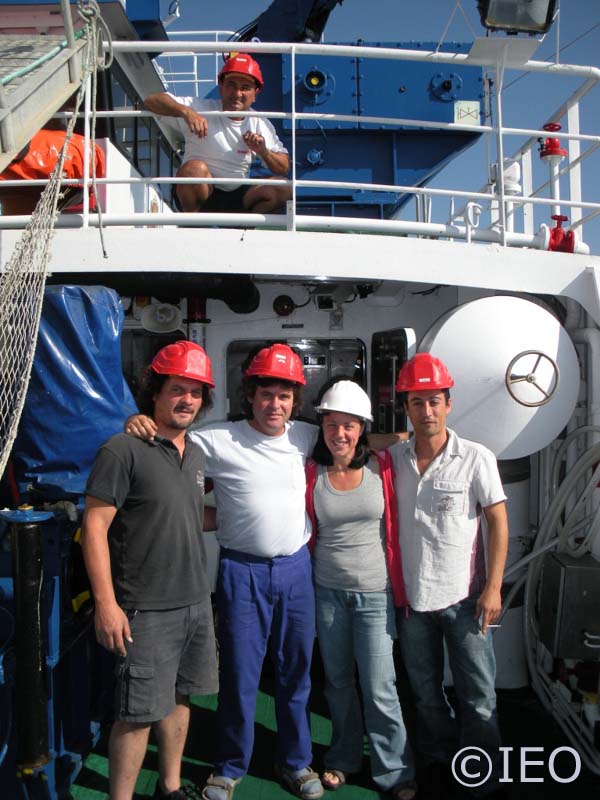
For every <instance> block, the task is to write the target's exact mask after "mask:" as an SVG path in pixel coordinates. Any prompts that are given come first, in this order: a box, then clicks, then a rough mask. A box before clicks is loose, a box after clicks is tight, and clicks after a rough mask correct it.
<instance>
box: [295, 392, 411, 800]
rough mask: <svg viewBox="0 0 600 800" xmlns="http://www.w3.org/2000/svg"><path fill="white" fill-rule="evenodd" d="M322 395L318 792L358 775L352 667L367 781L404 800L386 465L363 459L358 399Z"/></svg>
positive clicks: (392, 521)
mask: <svg viewBox="0 0 600 800" xmlns="http://www.w3.org/2000/svg"><path fill="white" fill-rule="evenodd" d="M324 390H325V391H323V390H322V391H321V399H320V402H319V403H318V405H317V407H316V410H317V412H318V414H319V416H320V432H319V438H318V440H317V444H316V445H315V449H314V451H313V454H312V460H311V461H309V463H308V464H307V468H306V482H307V495H306V502H307V512H308V514H309V516H310V517H311V521H312V524H313V539H312V542H311V545H312V550H313V572H314V577H315V591H316V601H317V635H318V638H319V647H320V650H321V657H322V660H323V666H324V670H325V679H326V686H325V694H326V697H327V702H328V704H329V709H330V713H331V720H332V728H333V730H332V739H331V746H330V748H329V750H328V751H327V753H326V755H325V759H324V764H325V771H324V772H323V774H322V777H321V782H322V784H323V785H324V786H325V788H327V789H329V790H335V789H339V788H340V787H341V786H343V785H344V783H345V782H346V776H347V775H349V774H352V773H356V772H360V769H361V764H362V752H363V744H362V737H363V716H362V713H361V706H360V700H359V695H358V691H357V687H356V684H355V677H354V676H355V664H357V665H358V676H359V681H360V688H361V694H362V699H363V707H364V721H365V727H366V733H367V737H368V739H369V753H370V759H371V775H372V778H373V781H374V782H375V783H376V784H377V786H378V787H379V789H381V790H383V791H386V792H390V794H391V796H392V797H393V798H394V800H412V798H414V797H415V796H416V794H417V785H416V783H415V782H414V775H415V766H414V760H413V755H412V751H411V748H410V745H409V743H408V739H407V735H406V729H405V726H404V721H403V718H402V709H401V708H400V703H399V701H398V693H397V691H396V672H395V666H394V659H393V655H392V648H393V640H394V638H395V611H394V607H395V606H403V605H406V604H407V601H406V594H405V591H404V582H403V579H402V564H401V560H400V549H399V539H398V526H397V512H396V500H395V496H394V490H393V473H392V464H391V458H390V457H389V455H388V453H387V451H382V452H380V453H374V452H372V451H371V450H370V449H369V445H368V441H367V431H366V428H367V423H369V422H372V420H373V417H372V415H371V402H370V400H369V397H368V395H367V394H366V392H365V391H364V390H363V389H362V388H361V387H360V386H359V385H358V384H357V383H355V382H354V381H352V380H347V379H339V378H338V379H337V380H336V381H335V382H333V383H331V382H330V383H329V384H326V386H325V387H324Z"/></svg>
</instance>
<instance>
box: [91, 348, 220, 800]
mask: <svg viewBox="0 0 600 800" xmlns="http://www.w3.org/2000/svg"><path fill="white" fill-rule="evenodd" d="M213 386H214V384H213V381H212V374H211V366H210V361H209V360H208V357H207V355H206V353H205V352H204V350H203V349H202V348H201V347H200V346H199V345H196V344H193V343H192V342H187V341H182V342H176V343H174V344H170V345H167V346H166V347H163V348H162V350H160V351H159V352H158V353H157V355H156V356H155V358H154V359H153V361H152V364H151V365H150V367H149V368H148V370H147V371H146V376H145V385H144V394H145V397H144V398H143V399H142V402H140V406H143V405H145V406H146V410H147V412H149V413H151V414H152V418H153V419H154V422H155V423H156V427H157V435H156V436H155V438H154V441H153V442H144V441H141V440H138V439H133V438H132V437H129V436H125V435H124V434H119V435H117V436H113V437H112V438H111V439H109V440H108V441H107V442H106V443H105V444H104V445H103V446H102V448H101V449H100V451H99V453H98V455H97V456H96V460H95V462H94V465H93V467H92V470H91V473H90V477H89V479H88V484H87V487H86V507H85V513H84V517H83V526H82V528H83V539H82V547H83V555H84V559H85V564H86V567H87V571H88V575H89V578H90V583H91V586H92V591H93V595H94V601H95V627H96V637H97V639H98V642H99V643H100V644H101V645H102V646H103V647H105V648H107V649H108V650H110V651H111V652H113V653H114V654H115V655H116V656H117V657H118V659H119V661H118V669H117V691H116V693H115V698H116V703H115V705H116V707H115V723H114V724H113V727H112V730H111V734H110V740H109V768H110V769H109V774H110V795H111V797H115V798H116V797H118V798H131V797H132V796H133V791H134V788H135V782H136V778H137V776H138V773H139V771H140V769H141V766H142V762H143V760H144V756H145V754H146V748H147V744H148V736H149V733H150V728H151V727H154V728H155V731H156V736H157V740H158V748H159V758H158V763H159V780H158V784H157V787H156V792H155V794H154V797H155V798H170V800H184V798H185V794H184V790H182V789H181V783H180V771H181V760H182V755H183V747H184V744H185V739H186V734H187V729H188V725H189V717H190V708H189V696H190V695H191V694H212V693H214V692H215V691H216V690H217V684H218V682H217V664H216V647H215V636H214V628H213V619H212V607H211V603H210V589H209V585H208V579H207V575H206V552H205V549H204V544H203V542H202V522H203V510H204V509H203V506H204V503H203V498H204V469H205V457H204V453H203V452H202V450H201V449H200V448H199V447H198V446H197V445H196V444H194V443H193V442H192V441H191V440H190V439H189V437H188V434H187V428H188V427H189V426H190V425H191V424H192V422H194V420H195V419H196V417H197V416H198V414H199V413H200V410H201V409H202V410H206V409H207V408H208V407H210V389H211V388H212V387H213Z"/></svg>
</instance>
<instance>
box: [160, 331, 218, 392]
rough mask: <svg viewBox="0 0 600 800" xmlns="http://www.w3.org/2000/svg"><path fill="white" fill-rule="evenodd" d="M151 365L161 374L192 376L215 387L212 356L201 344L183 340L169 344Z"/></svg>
mask: <svg viewBox="0 0 600 800" xmlns="http://www.w3.org/2000/svg"><path fill="white" fill-rule="evenodd" d="M150 366H151V368H152V369H153V370H154V372H158V374H159V375H177V377H179V378H190V379H191V380H194V381H201V382H202V383H205V384H206V385H207V386H210V388H211V389H214V386H215V384H214V382H213V376H212V367H211V365H210V358H209V357H208V356H207V355H206V353H205V352H204V350H203V349H202V348H201V347H200V345H199V344H194V342H188V341H181V342H174V343H173V344H168V345H167V346H166V347H163V348H162V349H161V350H159V351H158V353H157V354H156V355H155V356H154V358H153V359H152V363H151V364H150Z"/></svg>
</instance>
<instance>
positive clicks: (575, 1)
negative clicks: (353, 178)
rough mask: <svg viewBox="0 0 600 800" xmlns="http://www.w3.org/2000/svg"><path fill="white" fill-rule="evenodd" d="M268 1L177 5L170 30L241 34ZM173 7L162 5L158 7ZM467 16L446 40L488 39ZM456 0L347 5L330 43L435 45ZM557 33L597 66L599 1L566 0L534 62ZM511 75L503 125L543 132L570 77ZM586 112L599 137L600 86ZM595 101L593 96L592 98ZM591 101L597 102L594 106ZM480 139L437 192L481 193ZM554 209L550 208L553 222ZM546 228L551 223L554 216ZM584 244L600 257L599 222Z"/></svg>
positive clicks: (593, 191)
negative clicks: (420, 42) (177, 13)
mask: <svg viewBox="0 0 600 800" xmlns="http://www.w3.org/2000/svg"><path fill="white" fill-rule="evenodd" d="M269 4H270V0H243V2H242V1H241V0H229V2H227V3H222V4H221V3H214V2H210V3H208V2H198V0H180V8H181V18H180V19H179V20H177V21H176V22H175V23H173V25H172V26H171V29H173V30H175V29H181V30H190V29H203V30H205V29H229V30H237V29H238V28H240V27H242V26H243V25H244V24H245V23H247V22H250V21H251V20H253V19H254V18H255V17H256V16H258V15H259V14H260V13H261V12H262V11H264V10H265V9H266V8H267V7H268V5H269ZM162 5H165V7H166V6H168V3H166V2H164V0H163V2H162V3H161V6H162ZM462 7H463V9H464V11H465V14H466V16H467V19H468V24H467V22H466V21H465V19H464V17H463V15H462V13H461V11H460V9H458V10H457V12H456V13H455V15H454V18H453V20H452V23H451V25H450V28H449V30H448V33H447V35H446V37H445V38H446V41H472V39H473V38H474V36H482V35H484V30H483V29H482V28H481V25H480V23H479V15H478V13H477V8H476V0H462ZM455 8H456V2H455V0H417V2H407V0H371V1H370V2H365V0H344V2H343V4H342V5H341V6H337V7H336V8H335V9H334V10H333V12H332V13H331V16H330V18H329V22H328V25H327V27H326V29H325V40H326V41H327V42H332V43H333V42H349V41H354V40H356V39H359V38H360V39H363V40H364V41H369V42H400V41H402V42H404V41H411V40H413V41H418V40H425V41H437V40H438V39H439V37H440V36H441V35H442V33H443V31H444V29H445V28H446V25H447V23H448V20H449V18H450V15H451V14H452V12H453V10H454V9H455ZM557 33H559V34H560V36H559V46H560V48H561V53H560V61H561V62H562V63H572V64H581V65H590V66H595V67H598V66H600V3H599V2H598V0H562V4H561V14H560V25H559V26H557V25H555V26H554V28H553V29H552V30H551V31H550V33H548V35H547V36H546V39H545V40H544V41H543V42H542V43H541V44H540V46H539V48H538V50H537V51H536V53H535V55H534V56H533V58H534V59H536V60H542V61H546V60H548V61H553V60H555V57H556V49H557ZM520 75H521V73H517V72H514V71H511V72H508V73H507V76H506V81H505V94H504V98H505V103H504V112H503V113H504V124H505V125H513V126H523V127H532V128H534V127H538V126H540V125H541V124H542V123H543V122H544V121H545V120H546V119H547V117H548V116H549V115H550V114H551V113H552V112H553V111H554V109H556V108H557V107H558V106H559V105H560V103H561V102H562V101H563V100H564V99H565V98H566V96H567V95H568V94H569V92H570V91H572V89H573V88H574V85H575V84H574V83H573V82H572V81H570V80H569V79H560V80H559V81H556V80H554V81H549V80H548V78H545V77H542V76H538V75H526V76H524V77H520ZM588 97H589V98H590V99H588V102H587V106H588V108H587V110H586V109H585V107H583V108H582V122H581V128H582V132H584V133H587V134H596V135H598V134H600V125H599V124H598V123H599V122H600V115H599V114H598V108H600V88H596V89H595V90H594V92H593V94H592V95H589V96H588ZM594 98H595V99H594ZM592 104H593V105H592ZM516 146H517V140H513V139H512V138H511V139H510V140H509V141H508V142H507V145H505V147H506V148H507V153H506V154H510V152H512V151H513V150H514V149H516ZM484 148H485V145H484V143H483V140H482V141H481V142H480V143H479V144H477V145H476V146H475V147H473V148H471V149H470V150H469V151H467V152H466V153H464V154H463V155H462V156H460V157H459V158H457V159H456V160H455V161H454V162H453V163H452V164H451V165H449V167H447V168H446V169H445V170H444V172H443V173H442V174H441V175H440V176H438V178H437V179H436V180H435V182H434V183H432V184H431V185H432V186H434V187H439V188H446V189H448V188H454V189H467V190H468V189H471V190H479V189H480V188H481V187H482V185H483V183H484V181H485V172H484V152H485V149H484ZM584 199H586V200H589V201H596V202H598V201H600V151H598V152H597V153H596V154H595V156H593V157H592V158H591V159H590V160H589V162H587V165H586V166H585V167H584ZM549 214H550V211H548V217H549ZM544 221H547V222H548V223H550V224H552V223H551V221H550V219H549V218H548V219H547V220H544ZM584 239H585V241H586V242H587V243H588V244H590V246H591V248H592V252H593V253H595V254H600V217H597V218H596V219H595V220H594V221H593V222H592V223H590V224H589V225H588V226H587V228H586V229H585V231H584Z"/></svg>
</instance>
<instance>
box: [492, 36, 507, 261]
mask: <svg viewBox="0 0 600 800" xmlns="http://www.w3.org/2000/svg"><path fill="white" fill-rule="evenodd" d="M507 49H508V44H506V45H505V46H504V47H503V48H502V51H501V53H502V54H501V56H500V57H499V58H498V61H497V62H496V103H495V105H496V149H497V153H498V174H497V176H496V177H497V180H496V188H497V190H499V194H500V199H499V203H498V212H499V226H500V236H501V238H502V246H503V247H506V206H505V205H504V144H503V141H502V85H503V82H504V67H505V64H506V53H507Z"/></svg>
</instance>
